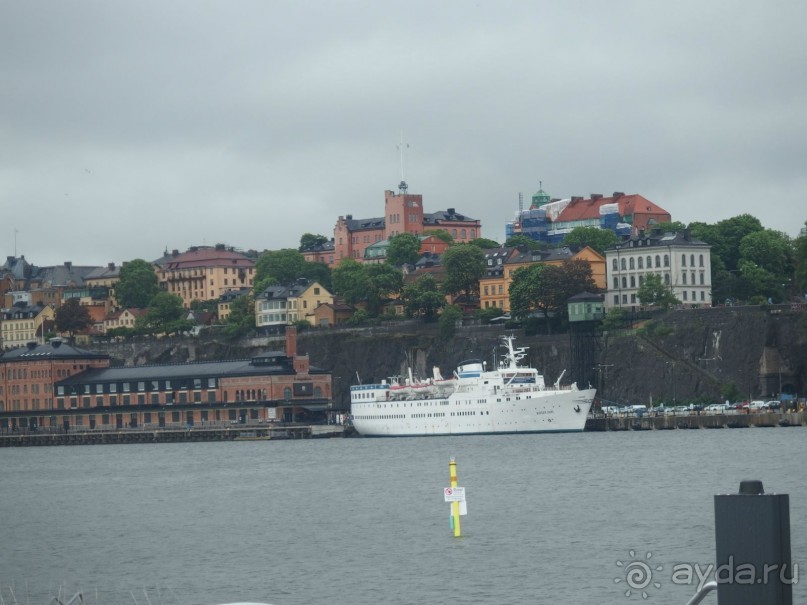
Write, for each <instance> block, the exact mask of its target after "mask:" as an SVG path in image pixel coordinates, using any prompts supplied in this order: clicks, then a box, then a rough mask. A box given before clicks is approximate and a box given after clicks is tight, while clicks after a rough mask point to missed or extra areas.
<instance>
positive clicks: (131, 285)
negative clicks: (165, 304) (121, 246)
mask: <svg viewBox="0 0 807 605" xmlns="http://www.w3.org/2000/svg"><path fill="white" fill-rule="evenodd" d="M159 291H160V287H159V285H158V283H157V273H156V271H155V270H154V266H153V265H152V264H151V263H149V262H146V261H144V260H143V259H140V258H137V259H135V260H131V261H129V262H125V263H123V266H122V267H121V269H120V276H119V279H118V283H117V284H116V285H115V299H116V300H117V301H118V304H119V305H120V306H121V307H123V308H125V309H130V308H136V309H144V308H146V307H148V305H149V302H151V299H152V298H154V295H155V294H157V293H158V292H159Z"/></svg>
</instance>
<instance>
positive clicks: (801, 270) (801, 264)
mask: <svg viewBox="0 0 807 605" xmlns="http://www.w3.org/2000/svg"><path fill="white" fill-rule="evenodd" d="M793 261H794V264H795V275H794V277H795V285H796V288H797V290H798V292H799V294H805V293H807V221H805V222H804V227H802V229H801V232H800V233H799V236H798V237H797V238H796V239H795V240H794V241H793Z"/></svg>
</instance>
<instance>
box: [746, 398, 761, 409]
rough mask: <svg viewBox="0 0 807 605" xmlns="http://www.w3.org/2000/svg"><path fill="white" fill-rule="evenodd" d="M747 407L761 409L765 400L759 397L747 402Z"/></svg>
mask: <svg viewBox="0 0 807 605" xmlns="http://www.w3.org/2000/svg"><path fill="white" fill-rule="evenodd" d="M748 409H750V410H757V411H759V410H763V409H765V402H764V401H761V400H759V399H755V400H754V401H752V402H751V403H749V404H748Z"/></svg>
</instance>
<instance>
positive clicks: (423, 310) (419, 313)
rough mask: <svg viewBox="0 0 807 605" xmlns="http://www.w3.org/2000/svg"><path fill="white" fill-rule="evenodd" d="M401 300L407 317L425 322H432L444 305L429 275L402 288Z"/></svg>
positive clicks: (444, 301)
mask: <svg viewBox="0 0 807 605" xmlns="http://www.w3.org/2000/svg"><path fill="white" fill-rule="evenodd" d="M401 300H403V303H404V309H405V310H406V315H407V316H408V317H422V318H423V319H424V320H426V321H434V319H435V318H436V317H437V314H438V313H439V312H440V309H442V308H443V307H444V306H445V304H446V299H445V297H444V296H443V295H442V294H441V293H440V291H439V289H438V288H437V282H436V281H435V279H434V276H433V275H431V274H429V273H427V274H426V275H422V276H420V277H419V278H418V279H417V280H415V281H414V282H413V283H411V284H409V285H407V286H404V289H403V293H402V294H401Z"/></svg>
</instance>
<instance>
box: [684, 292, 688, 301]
mask: <svg viewBox="0 0 807 605" xmlns="http://www.w3.org/2000/svg"><path fill="white" fill-rule="evenodd" d="M686 299H687V291H686V290H684V300H686Z"/></svg>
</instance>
